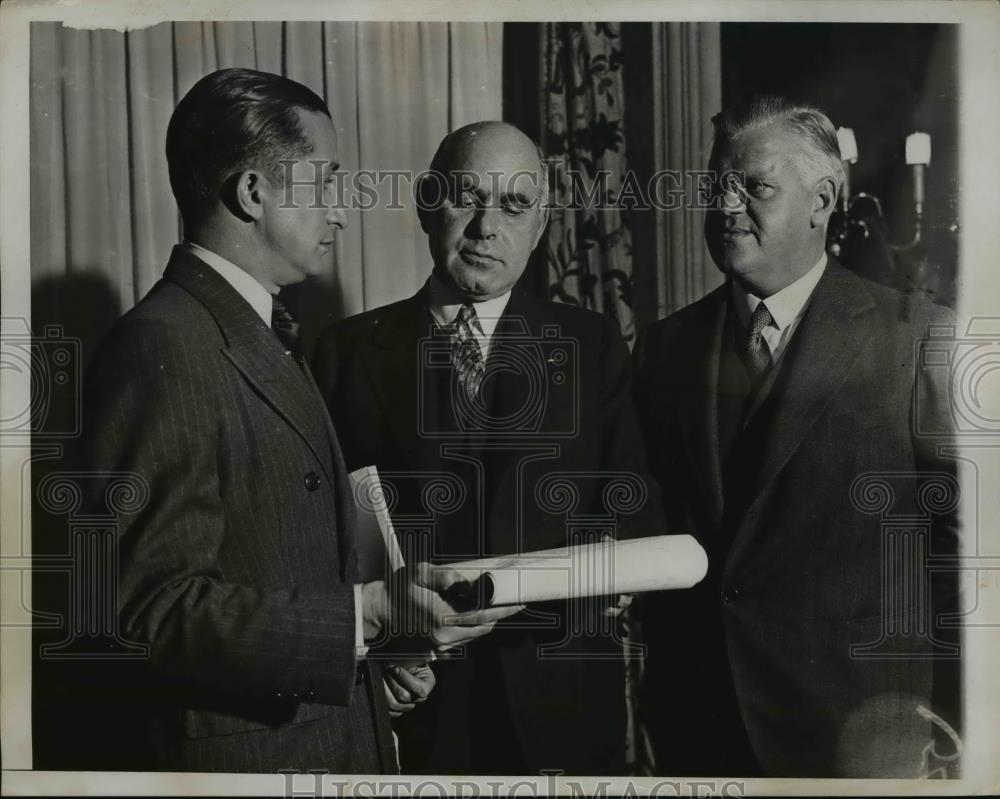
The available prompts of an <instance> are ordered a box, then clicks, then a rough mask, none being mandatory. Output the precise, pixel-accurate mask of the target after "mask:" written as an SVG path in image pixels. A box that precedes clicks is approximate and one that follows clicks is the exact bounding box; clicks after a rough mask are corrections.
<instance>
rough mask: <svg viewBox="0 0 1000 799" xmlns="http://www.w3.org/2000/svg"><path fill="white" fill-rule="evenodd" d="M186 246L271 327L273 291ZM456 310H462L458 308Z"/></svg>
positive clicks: (359, 617)
mask: <svg viewBox="0 0 1000 799" xmlns="http://www.w3.org/2000/svg"><path fill="white" fill-rule="evenodd" d="M184 246H185V247H187V249H188V250H189V251H190V252H191V253H192V254H193V255H196V256H197V257H198V258H199V259H201V260H202V261H204V262H205V263H206V264H208V265H209V266H210V267H212V269H214V270H215V271H216V272H218V273H219V275H220V276H221V277H222V279H223V280H225V281H226V282H227V283H228V284H229V285H230V286H232V287H233V288H234V289H236V292H237V293H238V294H239V295H240V296H241V297H242V298H243V299H244V300H246V301H247V302H248V303H249V304H250V307H251V308H253V309H254V311H255V312H256V313H257V315H258V316H259V317H260V318H261V319H262V320H263V321H264V324H265V325H267V326H268V327H270V326H271V311H272V310H273V308H274V300H273V298H272V297H271V293H270V292H269V291H268V290H267V289H266V288H264V287H263V286H262V285H261V284H260V283H258V282H257V279H256V278H254V277H252V276H251V275H250V273H249V272H246V271H244V270H243V269H241V268H240V267H238V266H237V265H236V264H234V263H233V262H232V261H227V260H226V259H225V258H223V257H222V256H221V255H217V254H216V253H214V252H212V251H211V250H206V249H205V248H204V247H202V246H201V245H199V244H195V243H194V242H191V241H188V242H185V243H184ZM455 313H458V311H456V312H455ZM361 601H362V600H361V586H360V585H355V586H354V644H355V648H356V650H357V654H358V657H359V658H361V657H364V656H365V654H366V653H367V651H368V647H366V646H365V627H364V615H363V613H362V606H361Z"/></svg>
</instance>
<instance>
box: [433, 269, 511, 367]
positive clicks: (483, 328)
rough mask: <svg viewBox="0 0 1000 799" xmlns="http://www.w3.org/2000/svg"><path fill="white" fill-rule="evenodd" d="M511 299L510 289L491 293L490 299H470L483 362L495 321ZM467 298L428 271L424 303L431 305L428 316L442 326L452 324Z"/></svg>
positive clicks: (488, 351) (498, 319) (473, 327)
mask: <svg viewBox="0 0 1000 799" xmlns="http://www.w3.org/2000/svg"><path fill="white" fill-rule="evenodd" d="M509 300H510V292H509V291H508V292H507V293H506V294H501V295H500V296H499V297H494V298H493V299H492V300H483V301H482V302H475V301H473V303H472V306H473V307H474V308H475V309H476V323H475V324H474V325H473V326H472V333H473V335H474V336H475V337H476V342H477V343H478V344H479V350H480V351H481V352H482V353H483V362H485V361H486V357H487V356H488V355H489V353H490V342H491V341H492V339H493V334H494V333H495V332H496V329H497V322H499V321H500V317H501V316H502V315H503V312H504V309H505V308H506V307H507V302H508V301H509ZM466 302H467V300H465V299H463V298H462V296H461V295H460V294H459V293H458V291H457V290H455V289H453V288H452V287H451V286H448V285H447V284H446V283H445V282H444V281H442V280H441V279H440V278H439V277H438V276H437V275H435V274H431V276H430V278H428V280H427V305H428V307H429V308H430V312H431V316H433V317H434V321H435V322H437V324H439V325H441V327H448V326H449V325H451V324H453V323H454V321H455V317H456V316H458V312H459V311H460V310H461V309H462V306H463V305H465V303H466Z"/></svg>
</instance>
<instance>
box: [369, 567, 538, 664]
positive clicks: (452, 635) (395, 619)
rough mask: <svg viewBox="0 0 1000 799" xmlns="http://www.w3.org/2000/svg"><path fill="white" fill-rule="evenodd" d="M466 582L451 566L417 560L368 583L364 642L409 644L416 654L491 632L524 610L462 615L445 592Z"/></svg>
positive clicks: (490, 610)
mask: <svg viewBox="0 0 1000 799" xmlns="http://www.w3.org/2000/svg"><path fill="white" fill-rule="evenodd" d="M463 582H465V580H464V579H463V578H462V576H461V575H460V574H459V573H458V572H456V571H454V570H452V569H447V568H440V567H437V568H432V567H431V565H430V564H429V563H418V564H417V565H416V566H414V567H412V568H409V567H407V568H404V569H400V570H399V571H398V572H396V574H395V575H393V577H392V579H391V580H390V581H389V582H384V581H381V580H377V581H375V582H371V583H365V584H364V585H363V586H362V587H361V598H362V617H363V620H364V635H365V641H366V642H368V643H370V644H375V643H379V644H388V643H390V642H392V643H394V644H402V645H405V642H408V643H409V648H410V649H411V650H412V651H413V652H418V651H423V652H427V651H428V650H431V651H433V650H435V649H436V650H445V649H450V648H452V647H456V646H460V645H462V644H465V643H468V642H469V641H472V640H475V639H476V638H479V637H480V636H483V635H486V634H487V633H488V632H490V631H491V630H492V629H493V627H494V626H495V625H496V623H497V622H498V621H500V620H501V619H505V618H507V617H508V616H513V615H514V614H515V613H518V612H519V611H521V610H523V609H524V606H523V605H512V606H507V607H498V608H487V609H484V610H474V611H470V612H467V613H459V612H457V611H456V610H455V608H453V607H452V606H451V605H449V604H448V603H447V602H446V601H445V600H444V599H442V598H441V596H440V594H441V593H442V592H444V591H447V590H448V589H449V588H450V587H451V586H453V585H455V584H457V583H463Z"/></svg>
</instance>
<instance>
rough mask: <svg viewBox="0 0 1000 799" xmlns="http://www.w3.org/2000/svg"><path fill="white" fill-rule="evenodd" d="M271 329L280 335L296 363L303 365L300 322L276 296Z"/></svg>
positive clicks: (272, 308) (272, 307)
mask: <svg viewBox="0 0 1000 799" xmlns="http://www.w3.org/2000/svg"><path fill="white" fill-rule="evenodd" d="M271 330H273V331H274V334H275V335H276V336H277V337H278V339H279V340H280V341H281V343H282V344H284V345H285V348H286V349H287V350H288V352H289V353H291V355H292V357H293V358H295V361H296V363H298V364H299V365H300V366H301V365H302V352H301V350H300V348H299V323H298V322H296V321H295V317H294V316H292V315H291V314H290V313H289V312H288V309H287V308H286V307H285V304H284V303H283V302H282V301H281V300H279V299H278V298H277V297H275V298H274V299H273V301H272V305H271Z"/></svg>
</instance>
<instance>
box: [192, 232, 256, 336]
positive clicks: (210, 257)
mask: <svg viewBox="0 0 1000 799" xmlns="http://www.w3.org/2000/svg"><path fill="white" fill-rule="evenodd" d="M184 246H185V247H187V248H188V250H189V251H190V252H191V253H192V254H194V255H197V256H198V257H199V258H200V259H201V260H202V261H204V262H205V263H206V264H208V265H209V266H210V267H212V269H214V270H215V271H216V272H218V273H219V275H220V276H221V277H222V279H223V280H225V281H226V282H227V283H228V284H229V285H230V286H232V287H233V288H234V289H236V291H237V293H238V294H239V295H240V296H241V297H242V298H243V299H245V300H246V301H247V302H248V303H250V307H251V308H253V309H254V311H256V312H257V316H259V317H260V318H261V319H263V320H264V324H265V325H267V326H268V327H270V326H271V310H272V307H273V303H274V301H273V300H272V298H271V293H270V292H269V291H268V290H267V289H266V288H264V287H263V286H262V285H261V284H260V283H258V282H257V279H256V278H255V277H253V276H251V275H250V273H249V272H247V271H245V270H243V269H241V268H240V267H238V266H237V265H236V264H234V263H233V262H232V261H227V260H226V259H225V258H223V257H222V256H221V255H216V254H215V253H214V252H212V251H211V250H206V249H205V248H204V247H202V246H201V245H200V244H195V243H194V242H192V241H188V242H185V243H184Z"/></svg>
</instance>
